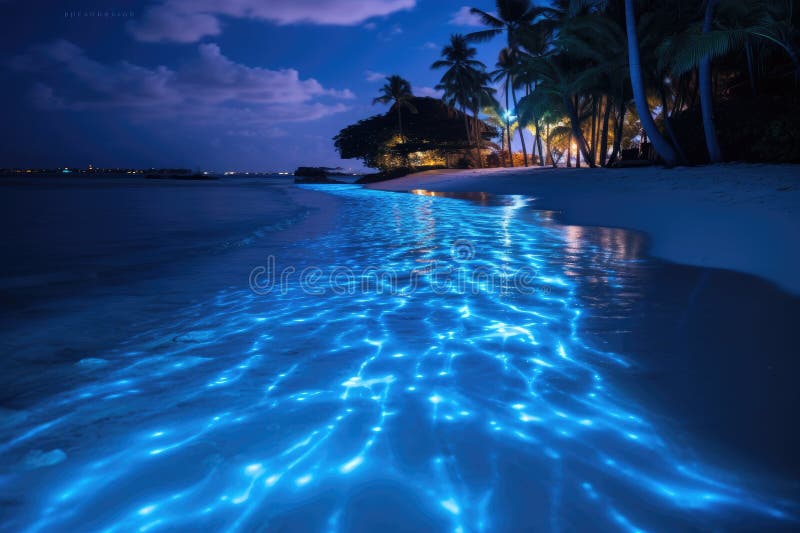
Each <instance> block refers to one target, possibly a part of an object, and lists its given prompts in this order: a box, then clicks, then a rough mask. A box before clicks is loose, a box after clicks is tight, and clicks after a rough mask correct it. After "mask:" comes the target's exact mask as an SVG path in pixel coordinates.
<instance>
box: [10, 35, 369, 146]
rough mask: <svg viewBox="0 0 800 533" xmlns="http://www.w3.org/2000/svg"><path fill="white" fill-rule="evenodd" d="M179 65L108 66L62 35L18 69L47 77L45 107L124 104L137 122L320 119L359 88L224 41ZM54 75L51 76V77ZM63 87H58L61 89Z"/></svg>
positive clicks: (260, 123)
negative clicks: (260, 62)
mask: <svg viewBox="0 0 800 533" xmlns="http://www.w3.org/2000/svg"><path fill="white" fill-rule="evenodd" d="M197 50H198V54H197V57H196V58H195V59H193V60H191V61H190V62H188V63H186V64H184V65H182V66H181V67H179V68H177V69H171V68H168V67H165V66H158V67H154V68H148V67H142V66H138V65H134V64H131V63H129V62H126V61H122V62H119V63H113V64H104V63H101V62H99V61H96V60H94V59H91V58H90V57H88V56H87V55H86V53H85V51H84V50H83V49H81V48H80V47H78V46H76V45H75V44H73V43H71V42H68V41H64V40H59V41H56V42H54V43H51V44H47V45H44V46H38V47H34V48H33V49H31V50H30V51H28V52H27V53H26V54H23V55H21V56H18V57H16V58H14V59H13V60H12V62H11V66H12V67H13V68H16V69H18V70H26V71H29V72H32V73H34V74H36V75H37V77H39V78H40V80H39V81H38V82H37V83H36V85H35V86H34V88H33V90H32V92H31V98H32V101H33V103H34V105H36V106H37V107H40V108H44V109H62V110H73V111H83V110H102V109H121V110H123V111H128V112H130V116H131V118H132V119H133V120H138V121H141V120H159V119H170V120H176V119H178V120H181V121H183V122H188V123H201V124H215V125H226V126H228V127H234V126H235V128H236V129H238V130H241V129H246V128H251V129H252V128H255V127H263V128H265V129H264V131H276V130H275V124H280V123H286V122H295V121H300V120H314V119H318V118H322V117H325V116H328V115H331V114H334V113H340V112H343V111H346V110H347V109H348V106H347V105H346V104H345V103H344V101H346V100H350V99H353V98H354V95H353V93H352V92H351V91H349V90H347V89H345V90H336V89H329V88H326V87H323V86H322V84H320V83H319V82H318V81H317V80H315V79H313V78H308V79H301V77H300V73H299V72H298V71H297V70H295V69H283V70H269V69H265V68H260V67H250V66H247V65H243V64H241V63H236V62H234V61H232V60H230V59H229V58H227V57H226V56H225V55H224V54H223V53H222V51H221V50H220V48H219V46H218V45H216V44H211V43H209V44H201V45H199V46H198V49H197ZM45 80H46V81H45ZM54 85H55V87H54Z"/></svg>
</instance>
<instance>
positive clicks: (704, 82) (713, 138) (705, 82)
mask: <svg viewBox="0 0 800 533" xmlns="http://www.w3.org/2000/svg"><path fill="white" fill-rule="evenodd" d="M718 3H719V0H708V2H707V4H706V15H705V19H704V20H703V33H708V32H710V31H711V24H712V23H713V21H714V9H715V8H716V7H717V4H718ZM700 108H701V110H702V113H703V130H704V132H705V135H706V147H708V158H709V160H710V161H711V163H720V162H722V150H720V148H719V139H717V127H716V126H715V125H714V91H713V89H712V86H711V56H706V57H705V58H703V60H702V61H701V62H700Z"/></svg>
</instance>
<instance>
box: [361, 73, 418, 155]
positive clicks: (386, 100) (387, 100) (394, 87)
mask: <svg viewBox="0 0 800 533" xmlns="http://www.w3.org/2000/svg"><path fill="white" fill-rule="evenodd" d="M386 81H387V82H388V83H387V84H385V85H384V86H383V87H381V90H380V93H381V94H380V96H378V97H377V98H375V99H374V100H372V105H375V104H384V105H387V104H391V103H393V104H394V108H395V109H396V110H397V131H398V134H399V135H400V140H401V141H402V142H403V143H405V135H404V134H403V110H404V109H405V110H407V111H408V112H410V113H412V114H416V113H417V108H416V107H414V104H413V103H412V99H413V98H414V94H413V93H412V91H411V83H409V82H408V80H405V79H403V78H402V77H401V76H398V75H394V76H389V77H388V78H386Z"/></svg>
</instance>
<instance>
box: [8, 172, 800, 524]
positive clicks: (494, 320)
mask: <svg viewBox="0 0 800 533" xmlns="http://www.w3.org/2000/svg"><path fill="white" fill-rule="evenodd" d="M311 188H312V189H318V190H320V191H324V193H325V194H329V195H332V196H334V197H335V198H336V199H337V201H338V202H339V203H340V205H341V206H340V209H339V211H338V214H337V215H336V217H337V218H336V221H335V222H336V223H335V225H334V228H335V230H333V231H329V232H326V233H324V234H323V235H319V236H317V237H314V238H310V239H305V240H302V241H297V242H291V241H286V240H283V241H282V240H280V239H279V238H277V237H275V235H277V234H274V233H271V232H269V231H262V232H260V233H258V232H257V233H253V231H254V230H253V228H254V227H269V226H270V225H269V224H267V223H263V224H260V223H259V224H256V223H254V222H252V219H257V218H258V217H259V209H261V208H263V206H270V207H269V209H267V210H266V211H267V212H265V213H264V216H265V218H267V217H266V215H267V214H268V211H269V210H272V209H277V208H275V207H273V206H274V202H272V203H270V202H269V201H268V200H267V199H266V195H267V194H281V192H280V191H273V192H270V191H262V190H259V189H258V188H257V187H256V190H249V191H248V192H247V194H242V193H240V192H237V191H239V190H238V189H237V190H234V189H227V188H226V189H222V190H220V188H219V186H214V185H199V186H196V188H195V189H193V191H194V194H195V195H196V197H195V198H194V201H201V200H202V201H203V202H207V203H208V206H209V208H210V209H218V210H222V211H223V212H224V213H230V217H231V218H230V225H229V227H228V229H227V230H226V232H225V235H224V236H222V237H221V236H220V235H219V234H205V235H204V232H205V231H206V230H207V229H208V228H209V226H207V225H205V223H204V222H203V220H205V219H201V220H198V221H197V223H196V224H194V225H193V224H192V223H190V222H187V221H186V218H185V216H181V213H177V214H176V213H175V212H174V211H170V210H171V209H172V206H174V205H175V203H174V199H175V196H173V195H175V194H185V190H184V189H181V190H182V191H184V192H176V191H172V190H170V191H163V190H162V191H156V194H153V191H149V192H143V193H142V194H143V195H144V200H143V201H142V204H148V205H152V204H151V203H150V199H154V198H160V200H159V203H157V204H156V205H152V208H153V212H154V213H155V214H156V215H154V216H155V218H154V220H156V221H157V222H156V224H161V223H162V220H163V219H164V217H166V218H167V219H169V220H174V221H175V223H176V224H178V225H180V224H186V228H185V230H186V231H187V233H186V235H185V239H181V238H177V239H173V238H171V237H170V238H168V239H167V243H168V244H169V246H166V245H164V246H161V245H158V246H152V247H145V248H144V252H143V256H138V255H137V256H136V261H133V263H134V265H135V267H131V265H130V264H126V265H121V264H120V265H113V266H114V270H115V271H117V269H121V272H122V273H123V274H122V275H120V276H118V277H112V278H107V277H104V276H100V279H101V280H106V279H112V281H109V282H105V281H103V282H96V281H89V282H87V281H86V280H79V281H77V282H75V283H73V284H67V285H66V286H64V285H63V284H62V285H59V287H60V288H59V289H58V291H59V292H58V294H57V297H54V296H53V295H52V294H51V295H50V296H48V297H49V298H52V301H53V302H54V303H51V304H47V305H44V304H43V305H44V308H45V311H41V312H39V313H38V314H37V313H34V312H30V311H29V307H30V305H31V304H29V302H28V301H27V298H31V300H33V301H39V300H37V299H36V298H33V297H32V296H26V295H27V294H33V295H35V294H36V293H37V291H43V289H42V288H41V286H38V287H39V288H36V289H30V290H27V289H26V290H25V291H21V290H20V289H19V286H16V288H15V287H14V286H11V284H10V285H9V286H10V288H9V289H7V293H8V294H11V295H13V296H14V298H16V299H17V301H16V302H15V303H14V304H13V305H12V304H8V305H9V307H8V309H7V310H6V311H5V312H4V316H6V317H8V318H9V320H10V319H11V318H12V314H15V313H17V311H19V310H22V312H23V313H22V318H20V317H17V318H14V328H13V329H12V328H4V330H3V332H2V336H3V341H4V346H13V347H14V350H15V354H11V353H9V354H8V355H7V356H4V358H3V360H2V361H0V365H2V366H3V368H2V370H3V373H4V375H6V376H12V377H13V378H14V379H9V378H8V377H6V378H4V379H5V380H6V382H7V383H8V387H5V390H6V391H7V392H6V393H5V394H4V407H6V410H5V411H3V415H4V419H3V423H2V425H0V430H2V444H0V506H1V507H2V517H3V518H2V520H3V522H4V523H5V525H6V526H7V527H8V528H9V529H11V530H31V531H36V530H42V531H49V530H59V531H63V530H109V531H113V530H119V531H131V530H141V531H158V530H181V529H183V530H185V529H214V530H217V529H241V530H253V529H264V530H289V531H306V530H329V531H339V530H356V531H371V530H375V529H378V528H383V529H387V530H409V531H412V530H413V531H419V530H440V531H473V530H488V531H496V530H522V529H537V530H539V529H552V530H561V529H564V530H624V531H636V530H665V531H674V530H691V529H724V528H755V529H765V528H774V529H783V528H785V529H791V528H793V527H796V526H797V519H798V516H799V514H798V511H800V510H799V509H798V503H799V502H800V498H799V497H798V479H800V466H799V465H798V463H799V461H798V458H797V457H796V450H797V449H798V447H800V439H799V438H798V431H797V429H796V428H795V425H796V424H795V422H796V420H797V419H798V409H799V407H798V406H799V405H800V402H799V401H798V400H799V399H800V398H798V392H797V388H796V387H795V386H794V382H793V379H794V376H796V375H797V371H798V370H799V368H798V366H800V365H798V363H797V361H796V359H795V357H794V354H795V352H796V351H797V350H796V346H797V345H798V340H799V339H798V332H797V331H796V328H795V327H793V325H795V324H796V323H797V319H798V317H800V300H798V299H797V298H794V297H791V296H789V295H786V294H784V293H782V292H780V291H779V290H777V289H775V288H773V287H771V286H770V285H768V284H766V283H763V282H761V281H758V280H756V279H754V278H751V277H748V276H744V275H739V274H735V273H729V272H722V271H713V270H706V269H697V268H689V267H682V266H676V265H670V264H666V263H663V262H660V261H655V260H652V259H650V258H648V257H647V256H646V244H647V243H646V240H645V238H644V237H643V236H642V235H640V234H638V233H635V232H628V231H624V230H615V229H603V228H581V227H565V226H562V225H559V224H558V221H557V216H556V215H555V214H553V213H549V212H543V211H536V210H535V209H534V208H535V205H536V204H535V200H533V199H531V198H525V197H495V198H492V197H488V196H486V195H480V194H478V195H473V196H471V197H470V198H469V199H463V198H447V197H441V196H434V195H430V194H426V193H424V192H422V191H420V192H419V194H396V193H384V192H377V191H368V190H364V189H361V188H358V187H355V186H335V187H330V186H327V187H311ZM159 194H160V196H159ZM170 197H172V200H173V201H170ZM59 198H62V197H59ZM82 198H83V197H82ZM96 200H97V199H95V201H94V202H95V204H93V205H96ZM259 202H261V204H259ZM259 205H261V206H262V207H261V208H260V207H259ZM135 207H136V206H133V207H132V209H133V210H134V212H135V213H139V211H138V210H136V208H135ZM237 210H243V211H237ZM273 214H274V212H273ZM244 215H247V216H244ZM290 215H291V213H287V214H286V216H290ZM101 216H106V214H102V215H101ZM221 216H222V217H223V219H224V217H225V215H221ZM281 216H284V214H283V213H282V214H281ZM292 216H293V215H292ZM211 218H212V219H216V218H218V217H217V215H214V216H213V217H211ZM245 219H250V220H251V221H250V222H247V223H245ZM209 220H210V219H209ZM201 222H203V223H201ZM215 227H216V226H215ZM140 229H142V230H152V229H153V225H148V222H143V223H142V226H141V228H140ZM221 229H222V228H220V230H221ZM84 231H85V233H84V235H85V236H86V238H87V239H92V238H93V236H96V235H97V234H98V233H99V231H98V232H93V231H92V230H91V229H90V228H86V229H84ZM148 234H149V233H148ZM35 235H36V239H37V240H36V241H35V242H34V241H32V240H30V239H33V238H34V237H33V234H30V235H28V239H24V238H23V239H20V241H18V243H17V247H19V246H21V245H20V244H19V243H20V242H21V243H26V242H27V243H29V246H30V250H29V251H28V255H27V257H29V258H30V259H29V261H30V264H32V265H35V264H38V263H39V262H40V259H39V258H41V257H42V256H45V257H46V256H47V253H48V252H46V251H42V249H41V248H40V247H43V246H44V247H46V246H47V245H48V244H50V243H54V242H57V241H59V239H58V231H57V230H55V229H54V231H53V233H52V236H53V238H52V240H48V238H47V237H43V236H42V235H44V233H43V234H38V233H37V234H35ZM236 235H240V236H242V238H241V239H239V238H235V236H236ZM248 236H249V237H248ZM104 242H105V241H104ZM221 242H222V243H231V242H235V243H238V244H237V245H236V246H224V247H220V246H218V244H219V243H221ZM185 244H188V245H189V246H188V247H187V248H185V247H184V245H185ZM88 248H90V249H95V248H94V246H89V247H88ZM124 248H125V249H128V248H129V247H124ZM99 250H100V252H99V253H98V254H97V255H98V257H105V256H107V255H108V254H112V255H113V256H114V257H123V258H125V257H127V259H124V260H123V262H125V263H131V260H130V257H131V256H125V254H124V250H123V251H122V252H121V253H120V254H115V253H114V249H113V248H109V249H107V250H106V249H105V248H103V247H102V246H101V247H100V248H99ZM188 250H191V251H188ZM70 257H72V256H70ZM142 257H144V258H145V259H146V260H141V258H142ZM154 257H156V258H158V260H157V261H156V260H151V259H152V258H154ZM273 265H274V268H273ZM259 266H261V267H264V268H263V269H262V270H255V272H256V274H257V275H256V276H255V277H253V276H252V275H251V274H252V273H253V272H254V271H253V269H257V268H258V267H259ZM273 269H274V270H275V271H276V272H277V273H283V274H284V279H285V280H286V281H285V283H283V284H281V283H280V281H281V280H280V278H279V277H277V279H276V283H275V285H274V286H271V285H270V284H269V283H268V281H269V271H270V270H273ZM307 269H317V270H307ZM303 272H305V273H306V277H305V278H304V277H303V276H302V273H303ZM314 272H318V273H320V274H321V276H319V277H318V278H316V281H314V279H315V278H314V276H313V273H314ZM331 273H335V276H334V277H333V278H332V279H333V283H331V282H330V279H331V278H330V274H331ZM364 273H367V274H368V275H367V276H363V277H362V276H361V274H364ZM520 273H522V274H524V276H521V277H520V276H517V274H520ZM13 274H14V275H13V276H12V275H11V274H9V275H8V278H9V279H12V278H13V279H19V276H20V274H19V273H17V272H14V273H13ZM515 276H516V277H515ZM92 279H93V280H96V279H97V277H96V276H95V277H94V278H92ZM365 279H366V280H369V281H371V282H370V283H366V284H365V283H364V280H365ZM252 280H255V281H256V285H257V287H256V289H257V290H256V291H253V290H252V289H251V288H250V287H249V286H248V285H249V282H250V281H252ZM326 280H328V281H326ZM375 280H380V281H382V282H383V283H382V285H381V290H378V286H377V283H376V282H375ZM81 283H88V285H86V287H88V288H86V289H85V290H79V289H80V287H81V285H80V284H81ZM78 295H80V297H79V296H78ZM41 298H42V299H46V298H45V296H44V295H42V296H41ZM48 301H49V300H48ZM41 308H42V306H39V307H37V309H41ZM75 317H78V318H75ZM75 324H79V325H80V328H76V327H75ZM21 332H22V333H21ZM23 333H24V337H17V335H22V334H23ZM19 338H24V339H25V340H26V342H25V343H21V342H20V341H19V340H18V339H19ZM65 350H67V351H66V352H65ZM17 352H19V353H23V354H24V356H23V355H19V353H17Z"/></svg>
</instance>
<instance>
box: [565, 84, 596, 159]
mask: <svg viewBox="0 0 800 533" xmlns="http://www.w3.org/2000/svg"><path fill="white" fill-rule="evenodd" d="M576 98H577V97H576ZM563 101H564V107H566V108H567V113H568V114H569V122H570V126H571V127H572V135H573V136H574V137H575V143H576V144H577V145H578V154H577V159H576V160H577V166H578V167H580V166H581V163H580V161H581V156H580V154H581V153H582V154H583V158H584V159H585V160H586V162H587V163H589V166H590V167H592V168H594V167H595V164H594V163H593V162H592V160H591V158H590V157H589V147H588V146H587V145H586V138H585V137H584V136H583V131H582V130H581V120H580V118H579V117H578V110H577V108H576V107H575V104H574V103H573V102H572V100H571V99H570V98H569V96H566V95H565V96H564V97H563ZM571 144H572V143H571V142H570V145H571Z"/></svg>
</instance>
